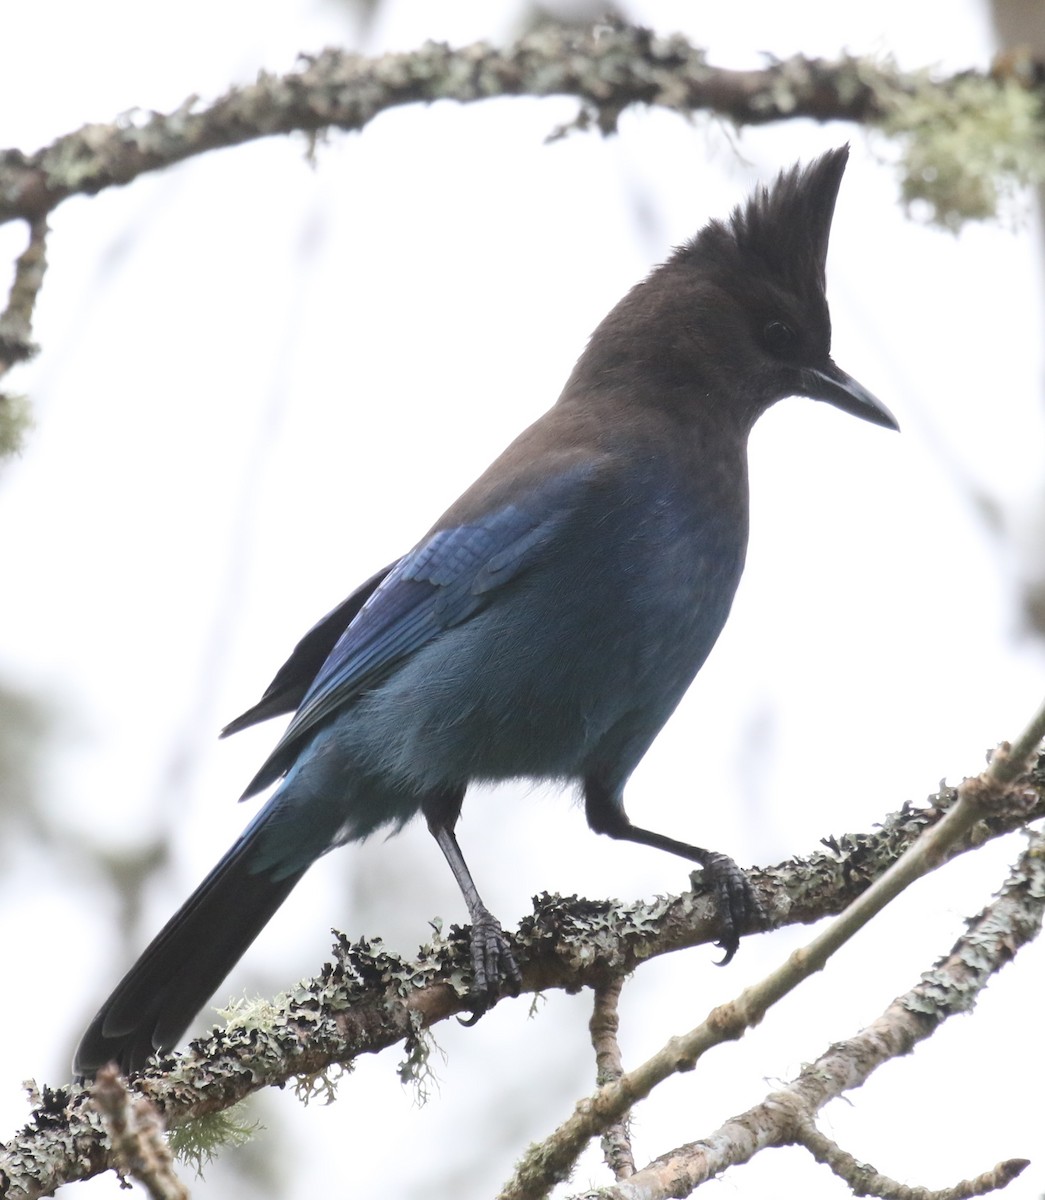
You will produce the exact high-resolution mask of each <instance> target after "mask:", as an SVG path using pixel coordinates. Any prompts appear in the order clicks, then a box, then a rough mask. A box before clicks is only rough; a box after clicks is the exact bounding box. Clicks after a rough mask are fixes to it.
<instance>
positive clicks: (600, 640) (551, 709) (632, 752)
mask: <svg viewBox="0 0 1045 1200" xmlns="http://www.w3.org/2000/svg"><path fill="white" fill-rule="evenodd" d="M848 153H849V148H848V146H847V145H845V146H841V147H838V148H836V149H832V150H830V151H828V152H826V153H824V154H822V155H821V156H820V157H818V158H816V159H814V160H813V161H812V162H810V163H808V164H807V165H805V166H803V165H801V164H796V165H794V166H793V167H791V168H789V169H787V170H784V171H781V172H780V174H779V175H778V176H777V178H776V179H775V180H774V181H773V182H772V183H770V184H769V185H762V186H760V187H758V188H757V189H756V190H755V192H754V193H753V194H752V195H751V196H750V197H749V198H748V199H747V200H746V202H744V203H742V204H740V205H738V206H737V207H736V208H735V209H734V210H733V211H732V213H731V215H730V216H729V217H728V219H725V220H720V219H714V220H711V221H709V222H708V223H707V224H706V225H705V226H704V227H703V228H702V229H701V230H700V231H699V232H698V233H697V234H696V236H695V237H693V238H691V239H690V240H689V241H687V242H685V243H684V244H683V245H681V246H679V247H677V248H676V249H675V250H674V251H673V252H672V253H671V254H670V255H669V257H667V258H666V260H665V261H664V262H663V263H661V264H660V265H659V266H657V267H655V268H654V269H653V270H652V271H651V272H650V274H649V275H648V276H647V277H646V278H645V279H644V280H642V281H641V282H639V283H638V284H637V285H636V286H634V287H633V288H632V289H631V290H630V291H629V292H628V293H627V294H626V295H625V296H624V298H623V299H622V300H621V301H620V302H619V303H618V304H617V305H616V307H615V308H613V309H612V311H611V312H610V313H609V315H608V316H606V317H605V319H604V320H603V321H602V323H601V324H600V325H599V326H598V327H597V328H596V329H595V331H594V333H593V334H592V335H591V337H590V339H589V341H588V343H587V345H586V347H585V349H584V351H583V353H582V354H581V355H580V357H579V359H578V360H577V363H576V365H575V366H574V368H573V371H572V373H571V374H570V376H569V378H568V379H567V382H566V385H565V387H564V388H563V391H562V393H561V395H560V396H559V398H558V400H557V401H556V403H555V404H554V405H553V406H552V408H551V409H549V410H548V411H547V412H546V413H545V414H544V415H543V416H541V417H540V418H539V419H538V420H537V421H536V422H535V423H534V424H532V425H531V426H530V427H529V428H528V429H526V430H525V431H524V432H523V433H521V434H520V435H519V436H518V437H517V438H516V440H515V441H514V442H512V443H511V444H510V445H509V446H508V448H507V449H506V450H505V451H504V452H503V453H502V454H501V455H500V457H498V458H497V459H496V460H495V461H494V463H493V464H492V465H491V466H490V467H489V468H488V469H487V470H486V471H485V472H484V473H483V474H482V475H481V476H480V477H479V478H478V479H477V480H476V482H475V483H474V484H472V486H471V487H470V488H468V490H467V491H465V492H464V494H463V495H462V496H461V497H460V498H459V499H458V500H457V501H456V502H455V503H454V504H452V505H451V506H450V508H449V509H448V510H447V512H445V513H444V514H443V516H441V517H440V518H439V520H438V521H436V522H435V524H434V525H433V526H432V527H431V529H430V530H429V531H428V532H427V533H426V534H425V535H424V536H423V537H422V538H421V539H420V541H419V542H418V543H417V544H416V545H415V546H414V547H413V549H411V550H409V551H408V552H407V553H406V554H404V555H403V556H402V557H401V558H398V559H396V560H395V561H394V562H392V563H390V564H389V565H388V566H386V567H384V568H383V569H382V570H380V571H378V572H377V573H376V574H374V575H372V576H371V577H370V579H368V580H367V581H366V582H365V583H364V584H362V586H361V587H359V588H358V589H357V590H356V591H355V592H353V593H352V595H350V596H349V597H348V598H347V599H346V600H345V601H344V602H343V603H342V604H340V605H339V606H338V607H337V608H335V609H334V610H333V611H332V612H330V613H328V614H327V615H326V616H325V617H323V618H322V619H321V620H320V621H319V622H318V623H317V624H316V625H314V626H313V627H312V629H310V630H309V631H308V632H307V633H306V634H305V636H304V637H303V638H302V639H301V641H300V642H298V644H297V646H296V647H295V648H294V650H293V652H292V653H291V655H290V658H289V659H288V660H287V662H286V663H285V665H284V666H283V667H282V668H281V669H280V670H279V672H278V673H277V674H276V676H275V678H274V679H273V680H272V683H271V684H270V685H269V687H268V688H267V689H266V691H265V692H264V695H263V696H262V699H261V700H260V701H259V702H258V703H257V704H256V705H255V706H254V707H253V708H251V709H249V710H248V711H247V712H245V713H244V714H243V715H242V716H240V717H237V718H236V719H235V720H234V721H232V722H230V724H228V725H227V726H226V727H225V729H224V730H223V731H222V735H223V736H227V735H229V734H233V733H236V732H238V731H239V730H242V729H245V728H247V727H248V726H251V725H253V724H255V723H257V722H260V721H264V720H267V719H269V718H271V717H276V716H284V715H286V714H292V716H291V719H290V722H289V724H288V725H287V728H286V730H285V731H284V733H283V735H282V737H280V738H279V740H278V742H277V743H276V745H275V747H274V749H273V750H272V752H271V754H270V755H269V757H268V758H267V759H266V760H265V762H264V763H263V764H262V766H261V768H260V769H259V770H258V772H257V774H256V775H255V776H254V778H253V779H252V780H251V782H250V784H249V785H248V786H247V788H246V791H245V792H244V797H243V798H247V797H252V796H255V795H256V794H257V793H260V792H262V791H264V790H265V789H267V788H269V787H271V786H272V785H273V784H275V785H277V786H276V788H275V790H274V791H273V792H272V794H271V796H270V797H269V798H268V800H267V801H266V802H265V803H264V805H263V806H262V807H261V808H260V809H259V811H258V812H257V814H256V815H255V816H254V818H253V819H252V820H251V821H250V822H249V823H248V824H247V826H246V828H245V830H244V832H243V833H242V834H241V836H240V837H239V838H238V839H237V840H236V842H235V843H234V844H233V845H232V847H231V848H230V849H229V850H228V852H227V853H226V854H225V856H224V857H223V858H222V859H221V860H220V861H219V862H218V864H217V866H216V867H214V869H213V870H212V871H211V872H210V874H209V875H207V877H206V878H205V879H204V880H203V882H202V883H201V884H200V885H199V887H198V888H197V889H196V891H195V892H193V894H192V895H191V896H190V897H189V899H188V900H187V901H186V902H185V904H184V905H183V906H182V907H181V908H180V909H179V910H178V912H177V913H175V915H174V916H173V917H172V918H171V920H170V921H169V922H168V923H167V924H166V925H165V926H164V928H163V929H162V930H161V931H160V933H159V934H158V935H157V936H156V938H155V939H154V940H153V941H152V943H151V944H150V945H149V946H148V947H147V949H146V950H145V951H144V953H143V954H142V955H141V957H140V958H139V959H138V960H137V962H135V963H134V965H133V966H132V967H131V968H130V970H129V971H128V972H127V974H126V975H125V976H124V977H123V979H122V980H121V981H120V982H119V983H118V984H117V986H116V988H115V990H114V991H113V993H112V995H111V996H110V997H109V998H108V999H107V1000H106V1001H105V1003H104V1004H103V1005H102V1007H101V1009H100V1010H99V1011H98V1013H97V1015H96V1016H95V1018H94V1019H93V1021H92V1022H91V1023H90V1025H89V1027H88V1028H87V1030H86V1032H85V1033H84V1035H83V1038H82V1040H81V1041H80V1043H79V1047H78V1049H77V1051H76V1055H75V1059H74V1064H73V1070H74V1074H75V1076H76V1077H77V1078H78V1079H80V1080H83V1079H86V1078H90V1077H91V1076H93V1074H94V1073H95V1072H96V1071H97V1070H98V1069H99V1068H100V1067H101V1066H103V1065H104V1064H107V1063H109V1062H115V1063H116V1064H117V1065H118V1067H119V1068H120V1069H121V1070H122V1071H124V1072H125V1073H129V1072H134V1071H138V1070H141V1069H142V1068H143V1067H145V1065H146V1064H147V1063H148V1061H149V1060H150V1058H151V1057H152V1056H153V1055H154V1054H157V1053H164V1052H167V1051H169V1050H171V1049H173V1048H174V1047H175V1046H176V1045H177V1044H178V1042H179V1041H180V1040H181V1038H182V1037H183V1035H184V1034H185V1032H186V1030H187V1029H188V1027H189V1025H190V1024H191V1022H192V1020H193V1019H194V1017H195V1016H196V1015H197V1013H198V1012H199V1011H200V1010H201V1009H202V1007H203V1006H204V1004H205V1003H206V1001H207V1000H208V998H209V997H210V996H211V995H212V994H213V993H214V992H215V991H216V990H217V988H218V987H219V986H220V985H221V983H222V981H223V980H224V978H225V976H226V975H227V974H228V972H229V971H230V970H231V969H232V967H233V966H234V965H235V963H236V962H237V961H238V960H239V959H240V957H241V956H242V955H243V954H244V953H245V952H246V950H247V948H248V947H249V946H250V944H251V943H252V942H253V941H254V939H255V937H256V936H257V935H258V933H259V932H260V931H261V929H262V928H263V927H264V926H265V924H266V923H267V922H268V921H269V919H270V918H271V917H272V915H273V914H274V913H275V912H276V910H277V909H278V908H279V906H280V905H281V904H282V903H283V901H284V900H285V899H286V897H287V895H288V894H289V893H290V891H291V890H292V888H293V887H294V886H295V884H296V883H297V882H298V881H299V880H300V879H301V877H302V876H303V875H304V873H305V872H306V871H307V869H308V868H309V866H310V865H311V864H312V863H313V862H314V861H315V860H316V859H318V858H319V857H320V856H321V855H324V854H326V853H327V851H329V850H331V849H332V848H334V847H336V846H340V845H343V844H345V843H348V842H353V841H358V840H362V839H365V838H367V837H368V836H369V835H371V834H373V833H375V832H376V831H378V830H381V829H390V830H391V831H393V832H395V831H398V830H399V829H400V828H402V826H403V825H405V824H406V823H407V822H408V821H410V820H411V819H412V818H414V817H416V816H418V815H420V816H423V818H424V819H425V821H426V822H427V824H428V828H429V830H430V831H431V833H432V835H433V837H434V839H435V841H436V843H437V845H438V847H439V849H440V850H441V851H442V854H443V856H444V857H445V859H446V861H447V863H448V864H449V867H450V869H451V871H452V872H453V875H454V877H455V879H456V881H457V884H458V886H459V888H460V890H461V893H462V896H463V899H464V903H465V906H466V908H467V910H468V914H469V918H470V921H471V932H470V948H471V966H472V973H473V981H472V997H471V1003H472V1016H473V1019H477V1018H478V1016H479V1015H481V1014H482V1012H484V1011H485V1010H486V1008H487V1007H488V1006H489V1005H490V1004H491V1003H493V1002H494V1001H495V1000H496V999H497V998H499V996H500V995H502V994H510V993H513V992H516V991H517V990H518V987H519V984H520V972H519V968H518V966H517V964H516V962H515V958H514V955H513V953H512V949H511V945H510V942H509V940H508V938H507V936H506V934H505V933H504V930H503V929H502V927H501V925H500V923H499V922H498V921H497V919H496V918H495V917H494V916H493V914H492V913H491V912H490V910H489V909H488V908H487V907H486V905H485V904H484V903H483V901H482V899H481V898H480V895H479V892H478V891H477V889H476V885H475V883H474V881H473V879H472V876H471V873H470V871H469V869H468V866H467V864H466V862H465V859H464V856H463V854H462V852H461V849H460V846H459V844H458V841H457V837H456V832H455V828H456V824H457V820H458V817H459V815H460V812H461V806H462V801H463V799H464V795H465V791H466V789H467V787H468V785H469V784H470V783H473V782H479V781H483V782H490V781H495V782H496V781H504V780H510V779H516V778H524V779H531V780H541V781H545V780H551V781H558V782H562V783H563V784H564V785H572V786H574V787H579V789H580V793H581V796H582V797H583V802H584V810H585V815H586V817H587V821H588V824H589V826H590V827H591V829H592V830H593V831H595V832H596V833H601V834H606V835H608V836H609V837H611V838H617V839H623V840H627V841H631V842H635V843H638V844H641V845H645V846H650V847H653V848H657V849H661V850H665V851H668V852H670V853H673V854H675V855H678V856H681V857H682V858H684V859H687V860H690V861H692V862H696V863H698V864H701V865H702V867H703V868H704V876H705V882H706V883H707V884H708V886H709V887H710V889H711V891H712V893H713V895H714V897H715V900H716V904H717V906H718V914H717V915H718V921H719V927H720V930H721V937H720V941H719V944H720V945H721V946H722V947H723V949H724V952H725V953H724V961H728V959H729V958H731V957H732V955H733V953H734V952H735V950H736V948H737V945H738V942H739V937H740V934H741V933H743V932H748V931H749V929H751V928H757V927H758V924H759V912H758V903H757V899H756V898H755V897H754V896H753V893H752V891H751V889H750V887H749V885H748V884H747V883H746V880H745V878H744V876H743V874H742V872H740V870H739V868H738V867H737V866H736V864H735V863H734V862H733V860H732V859H730V858H729V857H728V856H727V855H725V854H721V853H719V852H715V851H711V850H706V849H703V848H701V847H697V846H693V845H690V844H688V843H686V842H683V841H679V840H676V839H675V838H673V837H669V836H666V835H665V834H662V833H657V832H654V831H652V830H648V829H645V828H642V827H640V826H637V825H633V824H632V822H631V820H630V818H629V817H628V815H627V813H626V811H625V807H624V788H625V784H626V782H627V780H628V778H629V776H630V775H631V774H632V772H633V770H634V769H635V767H636V765H637V764H638V763H639V761H640V760H641V759H642V757H643V755H644V754H645V753H646V751H647V749H648V748H649V746H650V745H651V743H652V742H653V740H654V739H655V737H656V736H657V734H658V732H659V731H660V729H661V727H662V726H663V725H664V723H665V722H666V721H667V719H668V717H669V716H670V715H671V713H672V712H673V710H674V709H675V707H676V706H677V704H678V703H679V701H680V699H681V698H682V696H683V694H684V693H685V692H686V690H687V688H688V687H689V685H690V683H691V682H692V681H693V679H694V677H695V676H696V674H697V672H698V671H699V669H700V667H701V666H702V664H703V663H704V661H705V659H706V657H707V655H708V653H709V652H710V650H711V648H712V646H713V645H714V643H715V641H716V640H717V638H718V636H719V633H720V632H721V630H722V628H723V626H724V624H725V622H726V618H727V616H728V614H729V610H730V606H731V604H732V601H733V596H734V593H735V591H736V588H737V585H738V582H739V580H740V577H741V572H742V570H743V566H744V558H745V553H746V546H747V536H748V478H747V442H748V435H749V433H750V430H751V428H752V426H753V424H754V423H755V421H756V420H757V418H758V417H759V416H761V414H762V413H764V412H765V411H766V410H767V409H768V408H769V407H770V406H771V405H773V404H774V403H776V402H777V401H779V400H782V399H784V398H785V397H789V396H805V397H808V398H811V399H813V400H820V401H825V402H826V403H827V404H830V405H833V406H834V407H835V408H837V409H841V410H842V411H843V412H846V413H849V414H851V415H853V416H856V417H859V418H862V419H863V420H865V421H869V422H871V423H872V424H875V425H879V426H882V427H885V428H889V429H898V428H899V426H898V424H897V422H896V419H895V418H894V417H893V415H892V414H891V413H890V411H889V410H888V409H887V408H886V407H885V405H884V404H882V402H881V401H880V400H878V399H876V398H875V396H874V395H872V394H871V392H869V391H868V390H867V389H866V388H864V387H863V386H862V385H861V384H860V383H858V382H857V381H856V380H855V379H853V378H852V377H850V376H849V375H847V374H846V373H845V372H844V371H843V370H841V369H840V368H839V367H838V366H836V364H835V362H834V361H833V359H832V358H831V320H830V314H829V310H828V304H827V298H826V283H825V279H826V259H827V249H828V240H829V236H830V231H831V223H832V219H833V215H834V210H835V202H836V198H837V195H838V190H839V186H840V184H841V180H842V175H843V172H844V170H845V167H846V163H847V159H848Z"/></svg>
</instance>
